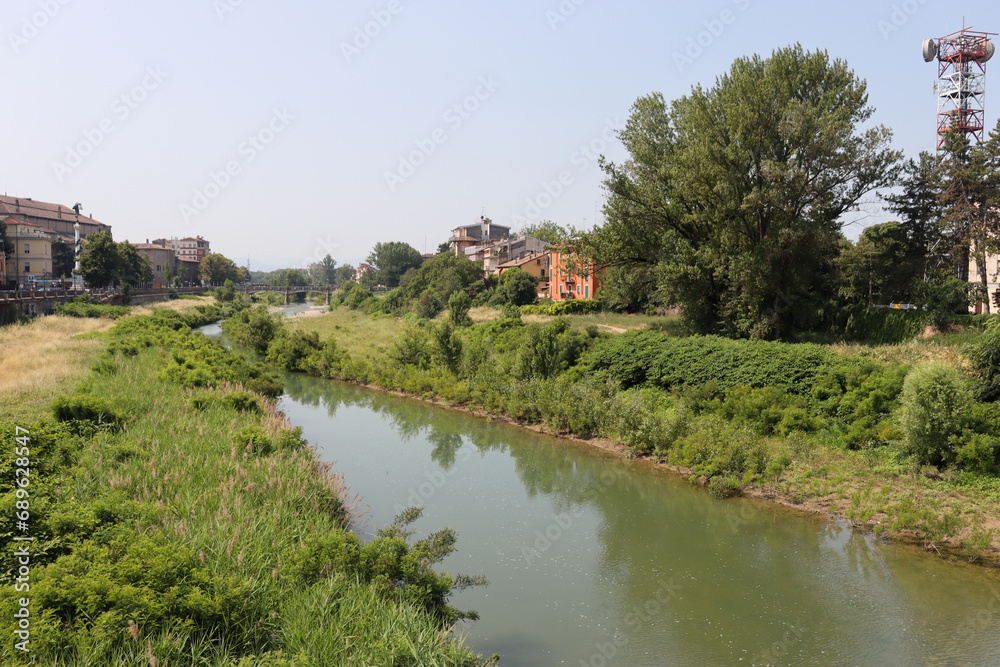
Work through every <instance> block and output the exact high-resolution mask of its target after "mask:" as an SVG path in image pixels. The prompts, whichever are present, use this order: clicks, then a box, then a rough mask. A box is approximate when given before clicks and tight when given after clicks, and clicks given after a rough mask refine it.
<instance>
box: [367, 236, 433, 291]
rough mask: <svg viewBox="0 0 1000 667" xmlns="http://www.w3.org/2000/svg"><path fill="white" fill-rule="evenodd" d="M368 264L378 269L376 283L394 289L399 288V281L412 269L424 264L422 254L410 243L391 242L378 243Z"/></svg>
mask: <svg viewBox="0 0 1000 667" xmlns="http://www.w3.org/2000/svg"><path fill="white" fill-rule="evenodd" d="M367 261H368V263H369V264H371V265H372V266H374V267H375V268H376V273H375V276H374V278H373V279H374V281H375V282H376V283H379V284H382V285H385V286H386V287H389V288H393V287H398V286H399V279H400V278H401V277H402V276H403V274H404V273H406V272H407V271H408V270H410V269H416V268H419V267H420V265H421V264H422V263H423V258H422V257H421V256H420V252H419V251H418V250H417V249H416V248H414V247H413V246H411V245H410V244H408V243H403V242H401V241H390V242H388V243H376V244H375V247H374V248H373V249H372V251H371V253H370V254H369V255H368V260H367Z"/></svg>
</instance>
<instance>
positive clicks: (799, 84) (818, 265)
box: [584, 45, 899, 338]
mask: <svg viewBox="0 0 1000 667" xmlns="http://www.w3.org/2000/svg"><path fill="white" fill-rule="evenodd" d="M872 113H873V109H872V108H871V107H870V106H868V97H867V94H866V86H865V83H864V81H862V80H859V79H858V78H857V77H856V76H855V75H854V73H853V72H852V71H851V70H849V69H848V67H847V65H846V63H844V62H843V61H840V60H833V61H831V59H830V58H829V56H828V55H827V54H826V53H825V52H822V51H818V52H806V51H804V50H803V48H802V47H801V46H799V45H796V46H792V47H787V48H784V49H781V50H778V51H775V52H774V53H773V54H772V55H771V57H770V58H767V59H762V58H760V57H759V56H754V57H752V58H740V59H738V60H737V61H736V62H735V63H734V64H733V66H732V68H731V70H730V71H729V72H728V73H727V74H724V75H723V76H721V77H719V78H718V79H717V80H716V83H715V85H714V86H713V87H712V88H709V89H703V88H701V87H696V88H694V89H693V90H692V92H691V94H690V95H689V96H686V97H682V98H680V99H678V100H675V101H674V102H673V103H672V104H671V105H669V106H668V105H667V103H666V102H665V101H664V99H663V97H662V95H660V94H658V93H655V94H652V95H648V96H645V97H641V98H639V99H638V100H637V101H636V103H635V104H634V105H633V108H632V113H631V116H630V118H629V121H628V123H627V124H626V127H625V128H624V129H623V130H621V131H620V132H619V133H618V134H619V138H620V139H621V141H622V142H623V143H624V144H625V147H626V149H628V151H629V153H630V155H631V159H630V160H629V161H627V162H626V163H624V164H622V165H616V164H614V163H608V162H606V161H603V160H602V166H603V168H604V170H605V173H606V174H607V177H606V179H605V188H606V190H607V191H608V194H609V198H608V202H607V204H606V206H605V209H604V211H605V216H606V218H607V222H606V224H605V225H604V226H603V227H601V228H600V229H599V230H598V231H597V232H596V233H595V234H594V235H592V236H593V237H592V239H587V240H585V242H584V243H585V245H586V246H587V249H588V250H589V252H590V253H591V254H592V255H593V257H594V259H595V260H596V261H597V263H598V265H599V266H610V265H624V266H633V267H654V266H655V267H656V272H657V286H658V289H659V292H660V294H661V295H662V300H663V301H664V302H665V303H676V304H679V305H680V306H681V307H682V311H683V313H684V315H685V317H686V319H687V320H688V321H689V323H691V324H692V325H694V326H695V328H697V329H699V330H702V331H719V332H722V333H725V334H728V335H734V336H742V337H753V338H777V337H787V336H790V335H792V334H793V333H794V331H795V329H796V328H802V327H803V326H804V325H807V324H809V322H808V321H807V319H806V315H807V314H809V313H811V312H813V311H814V310H815V309H816V308H817V307H818V305H819V304H818V303H817V302H818V301H825V300H827V299H829V298H831V296H832V294H830V293H829V292H830V291H831V290H832V289H833V287H832V285H831V284H830V282H829V280H828V275H829V274H831V273H832V267H831V263H830V260H829V258H830V257H831V256H832V255H834V254H835V251H836V248H837V246H838V243H839V238H840V226H841V223H840V221H839V219H840V216H841V215H843V214H844V213H846V212H848V211H851V210H854V209H856V207H857V205H858V203H859V202H860V200H861V199H862V197H864V196H865V195H867V194H869V193H871V192H872V191H874V190H876V189H878V188H880V187H884V186H887V185H889V184H891V183H892V180H893V178H894V176H895V168H894V166H895V163H896V162H897V161H898V159H899V154H898V153H897V152H895V151H892V150H890V148H889V142H890V137H891V133H890V131H889V130H888V129H886V128H885V127H883V126H875V127H871V128H869V129H866V130H861V129H859V128H860V126H861V125H863V124H864V123H866V122H867V121H868V120H869V119H870V117H871V115H872Z"/></svg>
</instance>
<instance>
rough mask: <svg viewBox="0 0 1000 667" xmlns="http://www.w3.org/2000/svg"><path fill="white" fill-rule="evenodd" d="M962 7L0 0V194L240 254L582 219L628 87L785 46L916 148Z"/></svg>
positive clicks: (344, 247)
mask: <svg viewBox="0 0 1000 667" xmlns="http://www.w3.org/2000/svg"><path fill="white" fill-rule="evenodd" d="M963 12H964V13H965V17H964V18H965V20H966V22H967V24H969V25H971V26H973V27H974V28H976V29H977V30H983V31H990V32H1000V9H998V5H997V3H996V2H995V0H992V1H990V2H987V1H986V0H971V1H969V2H966V3H964V5H963V8H957V6H956V5H955V4H954V3H950V2H945V1H944V0H908V1H906V2H860V1H855V0H849V1H844V2H822V3H814V2H803V1H801V0H800V1H799V2H791V0H775V1H770V2H765V1H764V0H707V1H705V2H651V1H650V2H637V1H630V0H619V1H616V2H612V1H611V0H562V2H560V0H538V1H534V2H532V1H528V0H510V1H508V2H504V3H499V2H497V3H486V2H481V3H480V2H469V1H465V2H459V1H458V0H437V1H431V0H392V1H390V0H374V1H371V0H365V1H358V2H318V1H313V0H286V1H284V2H277V1H276V0H174V1H172V2H156V3H153V2H136V1H135V0H105V1H102V2H93V1H90V2H88V1H85V0H4V3H3V9H2V10H0V17H2V32H3V44H0V66H2V71H3V79H4V90H5V95H4V104H3V111H2V118H3V123H2V125H0V133H2V143H0V145H2V146H3V157H4V159H3V161H2V173H0V187H2V189H3V191H5V192H7V193H8V194H10V195H16V196H22V197H32V198H34V199H40V200H45V201H53V202H59V203H63V204H66V205H68V206H71V205H73V204H74V203H76V202H82V203H83V206H84V212H85V213H91V214H93V215H94V216H95V217H96V218H97V219H98V220H100V221H102V222H105V223H107V224H110V225H112V226H113V228H114V234H115V237H116V238H117V239H119V240H121V239H126V238H127V239H129V240H131V241H133V242H138V241H144V240H145V239H146V238H150V239H152V238H156V237H162V236H191V235H198V234H200V235H202V236H204V237H206V238H207V239H209V240H210V241H211V242H212V248H213V250H216V251H218V252H222V253H223V254H225V255H227V256H229V257H231V258H233V259H234V260H236V261H237V262H238V263H240V264H243V263H245V261H246V259H247V257H248V256H249V257H250V261H251V268H263V267H265V266H270V267H273V266H274V265H278V264H281V265H292V266H302V265H304V263H305V262H306V261H307V260H308V259H309V258H313V257H317V258H318V257H322V256H323V255H325V254H326V253H327V252H329V253H330V254H332V255H333V257H334V258H335V259H336V260H338V262H341V263H343V262H350V263H355V262H357V261H358V260H359V259H363V258H364V257H365V256H366V255H367V253H368V251H369V250H370V249H371V247H372V246H373V245H374V244H375V243H376V242H379V241H405V242H408V243H410V244H412V245H413V246H414V247H416V248H418V249H419V250H421V251H423V250H424V248H425V247H426V248H427V250H428V251H433V250H434V249H435V248H436V247H437V245H438V244H439V243H441V242H442V241H444V240H445V239H446V238H447V236H448V234H449V230H450V229H452V228H454V227H456V226H458V225H459V224H463V223H468V222H471V221H474V220H476V219H478V217H479V216H480V214H481V213H483V212H485V214H486V215H487V216H489V217H491V218H493V220H494V221H495V222H498V223H501V224H506V225H510V226H512V227H515V228H517V227H518V226H519V224H520V223H521V221H522V220H524V219H528V220H539V219H552V220H554V221H556V222H558V223H560V224H571V225H575V226H577V227H588V228H589V227H591V226H592V225H593V224H594V223H595V209H597V208H599V207H600V205H601V202H602V199H603V192H602V189H601V186H600V183H601V177H602V174H601V171H600V169H599V168H598V167H597V164H596V160H595V159H594V156H596V154H597V153H604V154H605V155H606V156H607V157H609V158H610V159H613V160H622V159H623V158H624V152H623V150H622V148H621V146H620V145H619V144H618V143H617V142H616V141H614V140H612V141H605V139H606V138H611V137H613V135H612V133H611V132H610V130H612V129H613V128H614V126H615V125H616V124H619V123H622V122H624V121H625V119H626V118H627V117H628V113H629V108H630V106H631V105H632V103H633V102H634V101H635V99H636V98H637V97H639V96H641V95H645V94H648V93H650V92H653V91H659V92H662V93H663V94H664V95H665V96H666V97H667V98H668V99H673V98H677V97H680V96H682V95H684V94H686V93H688V92H689V91H690V90H691V87H692V86H694V85H697V84H699V83H701V84H702V85H706V86H708V85H711V84H712V83H713V82H714V80H715V77H716V76H717V75H719V74H720V73H722V72H724V71H726V70H727V69H728V68H729V66H730V65H731V63H732V61H733V60H734V59H735V58H737V57H740V56H743V55H749V54H752V53H761V54H765V55H766V54H770V53H771V52H772V51H773V50H774V49H776V48H781V47H783V46H786V45H788V44H793V43H795V42H800V43H802V45H803V46H805V47H806V48H808V49H817V48H819V49H826V50H827V51H829V53H830V54H831V55H832V56H834V57H837V58H843V59H845V60H847V62H848V63H849V65H850V66H851V67H852V68H853V69H854V71H855V72H856V73H857V74H858V76H860V77H861V78H864V79H866V80H867V82H868V87H869V93H870V101H871V103H872V105H873V106H874V107H875V108H876V113H875V117H874V120H875V122H877V123H881V124H884V125H887V126H889V127H890V128H892V129H893V131H894V133H895V139H894V143H895V146H896V147H897V148H900V149H902V150H904V151H905V152H906V154H907V155H908V156H913V155H916V154H917V153H918V152H919V151H921V150H930V149H932V148H933V146H934V123H935V113H936V99H935V97H934V94H933V90H932V85H933V82H934V79H935V76H936V64H931V63H925V62H924V61H923V60H922V58H921V56H920V46H921V41H922V40H923V39H924V38H926V37H935V38H936V37H940V36H941V35H945V34H948V33H950V32H953V31H955V30H958V29H960V28H961V27H962V22H963V15H962V14H963ZM366 32H367V33H368V35H366V34H365V33H366ZM369 35H373V36H369ZM698 42H700V45H699V44H698ZM692 45H694V46H692ZM996 62H998V63H1000V59H998V60H997V61H996ZM994 67H995V65H994ZM991 89H992V90H993V91H994V92H993V96H990V95H988V96H987V125H988V126H989V127H993V126H994V125H995V124H996V118H997V115H996V108H997V105H994V104H990V102H989V100H990V99H1000V77H996V76H994V78H993V80H991V78H990V77H987V90H988V91H989V90H991ZM456 105H457V106H456ZM411 158H412V159H411ZM401 159H405V160H406V164H403V163H401ZM413 163H417V164H413ZM411 167H412V169H411ZM560 175H561V176H562V177H563V182H562V183H560V182H559V179H560ZM532 202H533V203H534V206H532ZM884 219H886V216H885V214H883V213H881V212H880V211H878V210H873V211H871V212H869V214H867V215H866V216H863V217H862V219H861V220H862V222H861V224H870V223H874V222H880V221H882V220H884ZM598 220H599V218H598ZM859 228H860V225H859V224H858V223H855V224H854V225H853V226H852V227H851V228H849V229H847V230H846V232H847V233H848V235H849V236H852V237H856V235H857V233H858V230H859Z"/></svg>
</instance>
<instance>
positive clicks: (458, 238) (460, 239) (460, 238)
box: [451, 236, 479, 243]
mask: <svg viewBox="0 0 1000 667" xmlns="http://www.w3.org/2000/svg"><path fill="white" fill-rule="evenodd" d="M451 240H452V241H456V242H459V243H466V242H468V243H479V239H477V238H473V237H471V236H452V237H451Z"/></svg>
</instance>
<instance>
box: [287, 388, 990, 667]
mask: <svg viewBox="0 0 1000 667" xmlns="http://www.w3.org/2000/svg"><path fill="white" fill-rule="evenodd" d="M285 381H286V392H287V393H286V395H285V396H284V397H283V398H282V399H281V402H280V408H281V409H282V410H283V411H284V412H285V413H286V414H287V415H288V417H289V418H290V419H291V420H292V422H294V423H295V424H297V425H301V426H302V427H303V429H304V436H305V437H306V438H307V439H308V440H309V441H310V442H311V443H315V444H316V445H317V447H318V449H319V452H320V454H321V456H322V457H323V458H324V459H325V460H329V461H334V462H335V463H336V465H335V468H336V469H337V470H338V471H339V472H341V473H342V474H343V475H344V477H345V479H346V482H347V484H348V486H349V487H350V488H351V490H352V493H356V494H358V495H359V496H360V497H361V498H362V499H363V501H364V508H363V509H364V518H363V521H362V532H368V533H372V532H374V530H375V529H376V528H377V527H379V526H383V525H385V524H388V523H390V522H391V521H392V518H393V516H394V515H395V513H396V512H397V511H398V510H399V509H401V508H402V507H404V506H407V505H416V504H419V505H423V506H424V507H425V508H426V509H425V511H424V515H423V517H422V518H421V519H420V520H419V521H418V522H417V523H416V524H415V525H414V526H413V527H414V528H416V529H417V531H418V537H419V536H421V535H425V534H426V533H427V532H430V531H433V530H436V529H439V528H442V527H445V526H447V527H450V528H453V529H455V530H456V531H458V533H459V538H458V545H457V546H458V550H457V552H456V553H454V554H452V555H451V556H449V557H448V559H447V560H446V561H445V562H444V563H443V564H442V565H441V566H440V568H441V569H444V570H447V571H450V572H453V573H464V574H485V575H486V577H487V578H488V579H489V585H488V586H486V587H482V588H475V589H469V590H466V591H463V592H461V593H459V594H457V595H456V596H455V597H454V598H453V600H452V602H453V604H455V605H456V606H457V607H459V608H460V609H476V610H478V611H479V613H480V614H481V619H480V620H479V621H476V622H469V623H466V624H465V625H464V626H463V628H462V631H463V632H464V633H466V634H467V637H468V638H467V643H468V644H469V645H471V646H472V647H473V648H475V649H476V650H477V651H479V652H481V653H483V654H486V655H489V654H492V653H494V652H496V653H499V654H500V656H501V658H502V660H501V664H502V665H506V666H514V665H517V666H520V665H529V666H536V665H537V666H548V665H572V666H574V667H578V666H581V665H584V666H592V667H602V666H605V665H628V666H636V667H638V666H644V665H650V666H654V665H655V666H657V667H660V666H663V665H766V664H772V665H901V666H902V665H906V666H914V665H990V666H995V665H1000V577H998V576H997V573H996V572H995V571H993V570H990V569H987V568H983V567H977V566H970V565H967V564H964V563H949V562H946V561H944V560H943V559H940V558H937V557H935V556H933V555H929V554H926V553H923V552H922V551H921V550H919V549H917V548H914V547H907V546H903V545H900V544H889V543H885V542H881V541H879V540H876V539H874V538H873V537H871V536H867V535H864V534H861V533H858V532H855V531H853V530H851V529H850V528H848V527H847V526H845V525H843V524H839V523H837V522H832V521H829V520H826V519H821V518H818V517H812V516H804V515H801V514H798V513H794V512H791V511H788V510H785V509H782V508H778V507H775V506H771V505H768V504H766V503H763V502H760V501H753V500H745V499H735V500H725V501H722V500H717V499H715V498H713V497H712V496H710V495H709V494H708V493H706V492H705V491H704V490H703V489H701V488H696V487H694V486H692V485H691V484H689V483H688V482H686V481H685V480H683V479H681V478H679V477H677V476H675V475H671V474H668V473H665V472H663V471H660V470H657V469H655V468H652V467H650V466H649V465H646V464H644V463H642V462H640V461H627V460H622V459H620V458H617V457H615V456H612V455H610V454H608V453H606V452H603V451H601V450H597V449H595V448H590V447H588V446H586V445H582V444H577V443H572V442H567V441H563V440H559V439H556V438H553V437H549V436H545V435H539V434H537V433H534V432H531V431H528V430H525V429H521V428H518V427H515V426H511V425H507V424H501V423H496V422H490V421H487V420H484V419H480V418H477V417H474V416H472V415H470V414H467V413H464V412H462V411H456V410H449V409H445V408H440V407H436V406H432V405H428V404H425V403H422V402H419V401H416V400H412V399H407V398H400V397H396V396H392V395H388V394H384V393H380V392H376V391H371V390H367V389H363V388H359V387H355V386H352V385H348V384H344V383H340V382H334V381H328V380H322V379H317V378H310V377H306V376H301V375H297V376H287V377H286V378H285Z"/></svg>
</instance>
